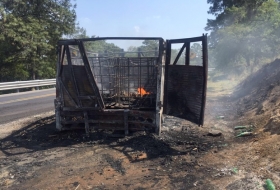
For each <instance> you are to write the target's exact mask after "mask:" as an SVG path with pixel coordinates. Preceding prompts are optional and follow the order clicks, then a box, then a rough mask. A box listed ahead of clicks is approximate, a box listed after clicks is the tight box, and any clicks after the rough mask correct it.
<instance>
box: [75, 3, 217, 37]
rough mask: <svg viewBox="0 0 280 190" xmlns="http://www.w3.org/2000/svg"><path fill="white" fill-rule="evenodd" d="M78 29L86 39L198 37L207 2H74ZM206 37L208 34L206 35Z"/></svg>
mask: <svg viewBox="0 0 280 190" xmlns="http://www.w3.org/2000/svg"><path fill="white" fill-rule="evenodd" d="M75 3H76V4H77V8H76V14H77V21H78V22H79V25H80V26H81V27H83V28H85V29H86V32H87V35H88V36H93V35H95V36H99V37H162V38H163V39H178V38H189V37H196V36H201V35H202V34H203V33H207V32H206V31H205V30H204V28H205V26H206V23H207V19H211V18H214V17H213V16H212V15H209V14H208V13H207V11H208V9H209V6H210V5H209V4H207V1H206V0H204V1H203V0H76V1H75ZM208 33H209V31H208Z"/></svg>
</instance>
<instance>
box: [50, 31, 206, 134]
mask: <svg viewBox="0 0 280 190" xmlns="http://www.w3.org/2000/svg"><path fill="white" fill-rule="evenodd" d="M100 41H113V42H116V43H119V42H120V41H121V42H123V41H124V42H132V41H133V42H136V43H137V42H138V44H139V42H141V41H142V42H143V41H153V43H154V44H156V46H155V48H152V49H149V48H146V49H145V51H144V50H141V48H138V49H137V51H124V50H123V49H121V51H119V52H110V51H106V50H105V51H104V52H94V51H93V50H92V48H90V47H92V46H93V45H94V43H96V44H98V42H100ZM194 43H198V44H200V45H199V46H198V47H200V50H199V51H200V52H201V53H194V52H192V48H191V47H192V46H191V44H194ZM99 44H100V43H99ZM57 49H58V51H57V52H58V60H57V76H56V99H55V100H54V103H55V116H56V128H57V129H58V130H67V129H72V128H77V127H83V128H85V130H86V133H89V132H90V131H91V130H99V129H101V130H117V131H123V133H124V134H126V135H127V134H129V132H132V131H141V130H145V131H150V132H154V133H157V134H159V133H160V132H161V124H162V117H163V114H166V115H172V116H175V117H178V118H182V119H186V120H188V121H191V122H193V123H195V124H197V125H203V120H204V109H205V100H206V85H207V67H208V66H207V65H208V53H207V35H202V36H199V37H194V38H185V39H171V40H164V39H162V38H154V37H149V38H142V37H106V38H101V37H98V38H87V39H67V40H60V41H59V42H58V48H57ZM174 49H177V51H174ZM194 59H195V60H196V61H193V60H194Z"/></svg>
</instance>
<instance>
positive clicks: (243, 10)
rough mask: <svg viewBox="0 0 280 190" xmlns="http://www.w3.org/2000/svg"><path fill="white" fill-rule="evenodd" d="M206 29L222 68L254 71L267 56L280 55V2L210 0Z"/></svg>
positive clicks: (218, 63) (268, 0) (272, 0)
mask: <svg viewBox="0 0 280 190" xmlns="http://www.w3.org/2000/svg"><path fill="white" fill-rule="evenodd" d="M208 3H210V4H212V6H211V7H210V9H209V13H210V14H213V15H215V16H216V18H215V19H213V20H208V23H207V26H206V30H210V31H211V35H210V38H209V41H210V44H209V47H210V48H212V50H213V51H215V60H216V61H217V65H218V66H219V68H225V69H229V68H230V69H233V70H234V68H235V69H238V70H240V69H239V68H240V67H243V69H244V70H246V69H247V70H248V71H249V72H252V71H253V69H254V68H256V67H257V66H259V65H260V64H261V63H262V61H263V60H264V59H268V58H269V59H274V58H275V57H276V56H278V55H279V45H277V43H278V44H279V37H280V3H279V1H274V0H248V1H245V0H243V1H240V0H233V1H232V0H208ZM213 51H212V52H213Z"/></svg>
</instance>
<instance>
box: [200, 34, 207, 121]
mask: <svg viewBox="0 0 280 190" xmlns="http://www.w3.org/2000/svg"><path fill="white" fill-rule="evenodd" d="M207 45H208V44H207V35H203V40H202V56H203V59H202V63H203V68H204V69H203V75H204V77H205V78H204V85H203V95H202V101H201V102H202V105H201V106H202V107H201V108H202V109H201V113H200V121H201V124H200V125H203V123H204V117H203V116H204V112H205V104H206V91H207V89H206V86H207V75H208V48H207Z"/></svg>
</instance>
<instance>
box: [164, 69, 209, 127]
mask: <svg viewBox="0 0 280 190" xmlns="http://www.w3.org/2000/svg"><path fill="white" fill-rule="evenodd" d="M167 75H168V79H167V92H165V93H166V94H165V96H166V100H167V101H166V103H167V105H166V110H165V112H166V114H168V115H172V116H176V117H180V118H184V119H187V120H189V121H192V122H194V123H196V124H202V123H201V117H202V115H201V109H202V107H201V106H202V100H203V99H202V97H203V85H204V77H203V67H199V66H185V65H172V66H169V68H168V73H167Z"/></svg>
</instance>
